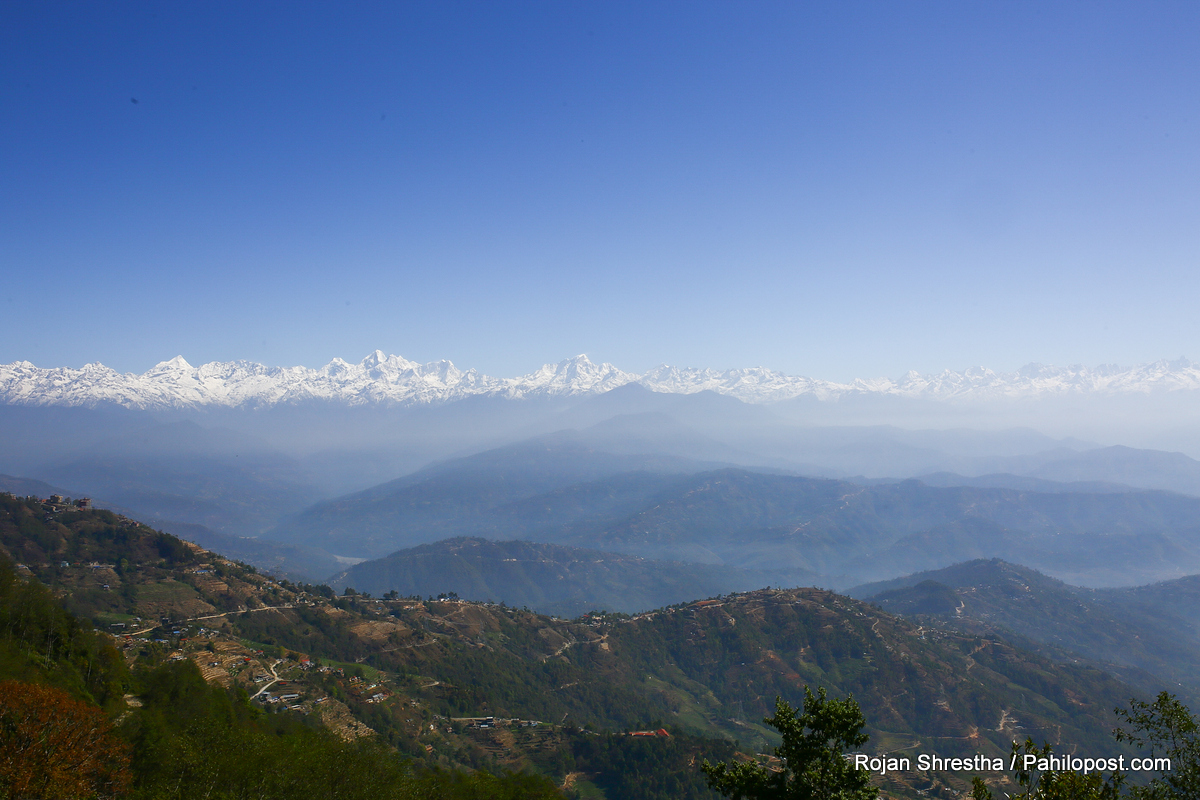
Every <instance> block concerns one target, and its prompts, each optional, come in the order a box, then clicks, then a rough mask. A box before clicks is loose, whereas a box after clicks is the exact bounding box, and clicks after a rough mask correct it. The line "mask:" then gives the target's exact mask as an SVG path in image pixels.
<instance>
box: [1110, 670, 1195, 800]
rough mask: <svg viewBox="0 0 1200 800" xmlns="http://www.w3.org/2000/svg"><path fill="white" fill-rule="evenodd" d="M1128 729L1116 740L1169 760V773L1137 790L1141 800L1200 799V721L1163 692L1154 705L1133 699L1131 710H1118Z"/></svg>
mask: <svg viewBox="0 0 1200 800" xmlns="http://www.w3.org/2000/svg"><path fill="white" fill-rule="evenodd" d="M1117 716H1118V717H1120V718H1121V719H1122V720H1123V721H1124V723H1125V724H1126V725H1127V726H1128V727H1127V728H1119V729H1117V731H1116V732H1115V736H1116V737H1117V741H1119V742H1129V743H1131V744H1133V745H1135V746H1137V747H1139V748H1145V749H1148V750H1149V751H1150V753H1151V755H1152V756H1153V757H1156V758H1169V759H1170V760H1171V769H1170V771H1167V772H1164V773H1163V774H1162V775H1161V776H1159V777H1157V778H1155V779H1154V780H1152V781H1151V782H1150V784H1149V785H1148V786H1144V787H1135V788H1134V789H1133V792H1132V794H1133V796H1134V797H1135V798H1138V799H1139V800H1165V799H1166V798H1172V800H1173V799H1174V798H1196V797H1200V722H1197V720H1196V718H1195V717H1193V716H1192V712H1191V711H1190V710H1189V709H1188V707H1187V706H1185V705H1184V704H1183V703H1181V702H1179V700H1177V699H1176V698H1175V696H1174V695H1172V694H1168V693H1167V692H1162V693H1160V694H1159V695H1158V698H1157V699H1155V701H1154V702H1153V703H1146V702H1143V701H1141V700H1130V701H1129V710H1127V711H1126V710H1124V709H1120V708H1118V709H1117Z"/></svg>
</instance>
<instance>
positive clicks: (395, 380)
mask: <svg viewBox="0 0 1200 800" xmlns="http://www.w3.org/2000/svg"><path fill="white" fill-rule="evenodd" d="M629 383H640V384H641V385H642V386H645V387H646V388H647V389H650V390H652V391H655V392H667V393H674V394H691V393H694V392H700V391H705V390H709V391H714V392H717V393H719V394H723V395H729V396H731V397H736V398H737V399H739V400H742V401H745V402H748V403H774V402H779V401H782V400H788V399H792V398H796V397H801V396H811V397H814V398H816V399H818V400H823V401H837V400H840V399H843V398H846V397H849V396H854V395H859V396H862V395H893V396H898V397H908V398H915V399H929V400H948V401H953V400H968V401H969V400H994V399H1005V398H1011V399H1017V398H1026V397H1049V396H1062V395H1071V394H1109V395H1114V394H1124V393H1149V392H1160V391H1180V390H1196V389H1200V366H1197V365H1195V364H1193V363H1192V362H1190V361H1188V360H1186V359H1180V360H1178V361H1156V362H1153V363H1150V364H1143V365H1141V366H1136V367H1131V368H1121V367H1115V366H1107V365H1106V366H1100V367H1095V368H1090V367H1082V366H1073V367H1053V366H1045V365H1040V364H1031V365H1029V366H1026V367H1023V368H1021V369H1020V370H1018V371H1016V372H1012V373H999V372H993V371H992V370H989V369H985V368H982V367H978V368H972V369H968V370H965V371H963V372H954V371H951V370H945V371H943V372H940V373H937V374H933V375H920V374H918V373H916V372H909V373H908V374H907V375H905V376H904V377H902V378H900V379H898V380H894V379H891V378H875V379H866V380H864V379H859V380H854V381H851V382H849V383H835V382H832V381H825V380H818V379H813V378H805V377H801V376H794V375H785V374H783V373H782V372H776V371H774V370H769V369H765V368H762V367H755V368H751V369H732V370H724V371H719V370H712V369H695V368H683V369H681V368H678V367H670V366H666V365H664V366H661V367H657V368H655V369H652V370H650V371H649V372H647V373H645V374H643V375H638V374H635V373H631V372H624V371H622V370H620V369H618V368H617V367H615V366H613V365H612V364H607V363H604V364H596V363H594V362H593V361H591V360H590V359H589V358H588V357H587V356H586V355H580V356H576V357H575V358H570V359H567V360H565V361H560V362H559V363H557V364H547V365H545V366H543V367H542V368H541V369H539V370H537V371H535V372H531V373H530V374H528V375H522V376H521V377H519V378H494V377H491V376H488V375H483V374H481V373H479V372H477V371H476V370H474V369H469V370H466V371H463V370H460V369H458V368H457V367H455V366H454V365H453V364H452V363H450V362H449V361H433V362H430V363H428V364H418V363H416V362H413V361H408V360H407V359H405V358H402V357H400V356H396V355H390V356H389V355H385V354H384V353H383V352H381V351H379V350H376V351H375V352H374V353H372V354H370V355H369V356H367V357H366V358H364V359H363V360H362V361H360V362H358V363H357V364H351V363H349V362H347V361H343V360H342V359H340V358H335V359H334V360H333V361H331V362H329V363H328V364H326V365H325V366H324V367H321V368H320V369H311V368H308V367H267V366H264V365H262V364H255V363H252V362H249V361H229V362H219V361H214V362H212V363H209V364H203V365H201V366H198V367H193V366H192V365H191V364H189V363H188V362H187V361H185V360H184V358H183V357H182V356H176V357H175V358H172V359H171V360H170V361H163V362H162V363H160V364H156V365H155V366H154V367H153V368H151V369H149V370H147V371H146V372H144V373H142V374H141V375H136V374H133V373H120V372H117V371H116V370H113V369H109V368H108V367H106V366H104V365H103V364H87V365H85V366H83V367H82V368H80V369H71V368H69V367H59V368H52V369H43V368H39V367H36V366H34V365H33V364H31V363H29V362H28V361H18V362H16V363H13V364H5V365H0V403H3V404H9V405H38V406H46V405H61V406H101V405H108V404H115V405H120V406H125V407H127V408H143V409H153V408H164V409H165V408H188V407H199V406H226V407H243V406H244V407H255V406H271V405H276V404H280V403H300V402H305V401H310V400H323V401H335V402H342V403H345V404H348V405H363V404H388V405H399V406H410V405H419V404H430V403H444V402H449V401H453V400H459V399H462V398H465V397H470V396H474V395H488V396H497V397H505V398H512V399H519V398H526V397H547V396H550V397H575V396H587V395H594V394H600V393H602V392H606V391H608V390H610V389H615V388H617V387H619V386H624V385H626V384H629Z"/></svg>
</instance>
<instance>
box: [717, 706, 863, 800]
mask: <svg viewBox="0 0 1200 800" xmlns="http://www.w3.org/2000/svg"><path fill="white" fill-rule="evenodd" d="M763 722H765V723H766V724H767V725H770V726H771V727H772V728H774V729H775V730H777V731H779V733H780V735H781V736H782V737H783V743H782V744H781V745H780V746H778V747H776V748H775V755H776V756H777V757H778V758H779V759H780V767H779V768H772V767H769V766H766V765H763V764H759V763H757V762H749V763H741V764H730V763H728V762H721V763H717V764H710V763H709V762H707V761H705V762H704V764H703V766H702V769H703V770H704V774H705V775H707V776H708V782H709V785H710V786H712V788H713V789H715V790H717V791H718V792H721V793H722V794H725V795H728V796H729V797H730V798H732V800H874V799H875V798H876V797H877V796H878V794H879V792H878V790H877V789H875V788H874V787H872V786H871V785H870V773H869V772H868V771H867V770H865V769H859V768H857V767H855V766H854V764H853V763H851V761H849V760H848V759H847V758H846V757H845V752H846V751H847V750H851V749H858V748H860V747H862V745H864V744H866V742H867V734H866V733H864V732H863V728H864V727H865V726H866V719H865V718H864V717H863V713H862V710H861V709H860V708H859V707H858V703H856V702H855V701H854V698H853V697H849V696H848V697H846V698H845V699H844V700H830V699H828V698H827V697H826V694H825V689H824V688H823V687H822V688H819V689H818V690H817V693H816V694H813V692H812V690H811V689H809V688H808V687H807V686H805V687H804V705H803V711H802V713H800V714H797V713H796V709H794V708H792V706H791V705H790V704H789V703H788V702H787V701H786V700H784V699H783V698H781V697H777V698H775V714H774V716H771V717H767V718H766V719H765V720H763Z"/></svg>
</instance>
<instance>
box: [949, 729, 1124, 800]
mask: <svg viewBox="0 0 1200 800" xmlns="http://www.w3.org/2000/svg"><path fill="white" fill-rule="evenodd" d="M1051 751H1052V748H1051V747H1050V745H1049V744H1043V745H1042V746H1041V747H1038V746H1037V745H1036V744H1034V742H1033V739H1029V738H1027V739H1026V740H1025V743H1024V744H1018V743H1017V742H1013V746H1012V754H1013V758H1012V763H1014V764H1019V765H1021V766H1018V767H1017V768H1016V770H1015V772H1014V774H1013V779H1014V780H1015V781H1016V783H1017V786H1018V787H1020V790H1019V792H1018V793H1015V794H1014V793H1007V794H1006V795H1005V796H1006V797H1008V798H1011V800H1119V798H1120V797H1121V787H1122V786H1123V785H1124V778H1123V776H1122V775H1121V774H1120V773H1113V774H1112V775H1110V776H1109V777H1107V778H1105V777H1104V776H1103V775H1101V774H1100V773H1098V772H1089V773H1084V772H1075V771H1073V770H1061V771H1049V770H1048V771H1039V770H1037V769H1026V768H1025V766H1024V765H1025V763H1026V762H1025V757H1026V756H1033V758H1034V759H1037V760H1041V759H1044V758H1048V757H1049V756H1050V754H1051ZM972 783H973V786H972V790H971V800H993V797H992V793H991V790H989V789H988V788H987V786H986V785H985V784H984V782H983V780H982V779H980V778H979V777H976V778H975V779H974V781H973V782H972Z"/></svg>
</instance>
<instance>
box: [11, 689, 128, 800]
mask: <svg viewBox="0 0 1200 800" xmlns="http://www.w3.org/2000/svg"><path fill="white" fill-rule="evenodd" d="M128 763H129V756H128V754H127V747H126V745H125V743H124V742H122V741H121V740H120V739H118V738H117V737H116V736H115V735H114V734H113V732H112V726H111V725H110V723H109V721H108V719H107V718H106V717H105V715H104V712H103V711H101V710H100V709H99V708H97V707H96V706H92V705H89V704H87V703H83V702H80V701H79V700H76V699H74V698H72V697H71V696H70V695H69V694H67V693H66V692H63V691H61V690H59V689H54V688H51V687H49V686H42V685H40V684H33V683H22V682H20V681H3V682H0V797H14V798H16V797H38V798H47V799H49V798H54V799H55V800H70V799H73V798H96V797H113V796H115V795H119V794H121V793H123V792H124V790H125V789H126V788H127V787H128V785H129V769H128Z"/></svg>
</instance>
